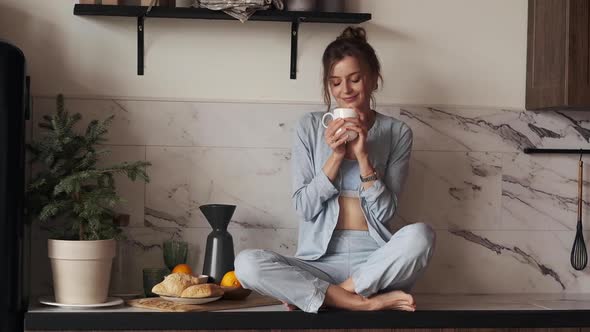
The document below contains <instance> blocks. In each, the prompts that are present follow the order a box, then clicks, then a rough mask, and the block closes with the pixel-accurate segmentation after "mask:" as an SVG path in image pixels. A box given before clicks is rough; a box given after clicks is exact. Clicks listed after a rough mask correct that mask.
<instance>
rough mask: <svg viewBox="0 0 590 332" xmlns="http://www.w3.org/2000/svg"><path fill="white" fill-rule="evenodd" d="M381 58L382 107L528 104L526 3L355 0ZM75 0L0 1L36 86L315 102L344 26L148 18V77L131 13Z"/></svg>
mask: <svg viewBox="0 0 590 332" xmlns="http://www.w3.org/2000/svg"><path fill="white" fill-rule="evenodd" d="M348 2H349V3H348V6H349V8H350V9H351V10H354V11H361V12H370V13H372V14H373V19H372V20H371V21H369V22H367V23H365V24H363V26H364V27H365V28H366V29H367V30H368V33H369V39H370V41H371V42H372V44H373V46H374V47H375V48H376V49H377V52H378V55H379V56H380V58H381V60H382V64H383V71H384V77H385V80H386V81H385V86H384V90H383V91H382V92H380V94H379V96H378V102H379V103H381V104H384V103H385V104H446V105H469V106H492V107H508V108H523V107H524V89H525V55H526V10H527V1H526V0H494V1H489V0H445V1H437V0H393V1H385V0H362V1H361V0H355V1H352V0H350V1H348ZM72 12H73V4H72V1H71V0H57V1H56V0H52V1H47V0H2V1H1V2H0V38H2V39H6V40H9V41H11V42H13V43H15V44H16V45H18V46H19V47H21V48H22V49H23V51H24V52H25V54H26V56H27V58H28V59H29V64H30V72H31V75H32V77H33V89H34V94H36V95H54V94H56V93H58V92H63V93H65V94H67V95H70V96H72V95H77V96H99V97H100V96H118V97H123V98H139V99H151V98H154V99H159V100H162V99H172V100H175V99H182V100H220V101H225V100H230V101H236V100H250V101H259V102H265V101H286V102H313V103H315V102H319V101H320V100H321V92H320V57H321V54H322V52H323V50H324V47H325V45H327V44H328V43H329V42H330V41H331V40H332V39H333V38H334V37H335V36H337V35H338V33H339V32H340V31H341V30H342V29H343V28H344V27H345V25H340V24H312V23H308V24H302V25H301V27H300V39H299V46H300V47H299V66H298V67H299V72H298V79H297V80H290V79H289V49H290V39H289V32H290V25H289V24H287V23H278V22H247V23H246V24H241V23H239V22H238V21H235V22H233V21H206V20H173V19H148V20H147V23H146V58H145V63H146V68H145V76H137V75H136V70H137V69H136V68H137V64H136V33H135V19H133V18H113V17H79V16H74V15H73V14H72Z"/></svg>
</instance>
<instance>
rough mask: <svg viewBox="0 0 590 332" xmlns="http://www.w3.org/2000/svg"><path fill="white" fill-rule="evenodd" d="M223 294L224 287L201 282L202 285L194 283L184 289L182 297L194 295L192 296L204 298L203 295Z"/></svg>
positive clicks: (214, 295) (215, 295)
mask: <svg viewBox="0 0 590 332" xmlns="http://www.w3.org/2000/svg"><path fill="white" fill-rule="evenodd" d="M222 295H223V289H222V288H221V287H219V286H218V285H216V284H200V285H192V286H190V287H188V288H187V289H185V290H184V291H182V294H180V297H192V298H202V297H217V296H222Z"/></svg>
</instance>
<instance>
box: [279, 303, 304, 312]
mask: <svg viewBox="0 0 590 332" xmlns="http://www.w3.org/2000/svg"><path fill="white" fill-rule="evenodd" d="M283 305H285V307H287V310H289V311H295V310H300V309H299V308H298V307H297V306H295V305H293V304H290V303H287V302H283Z"/></svg>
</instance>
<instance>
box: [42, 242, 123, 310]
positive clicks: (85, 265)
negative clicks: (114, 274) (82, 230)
mask: <svg viewBox="0 0 590 332" xmlns="http://www.w3.org/2000/svg"><path fill="white" fill-rule="evenodd" d="M47 248H48V256H49V259H50V261H51V271H52V274H53V288H54V292H55V301H56V302H58V303H64V304H95V303H104V302H106V300H107V296H108V290H109V280H110V275H111V265H112V262H113V257H115V248H116V242H115V240H98V241H66V240H48V241H47Z"/></svg>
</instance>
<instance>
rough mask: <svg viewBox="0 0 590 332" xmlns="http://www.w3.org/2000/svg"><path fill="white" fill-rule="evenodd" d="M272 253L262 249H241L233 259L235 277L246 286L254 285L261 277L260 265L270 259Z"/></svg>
mask: <svg viewBox="0 0 590 332" xmlns="http://www.w3.org/2000/svg"><path fill="white" fill-rule="evenodd" d="M272 258H273V257H272V253H271V252H269V251H266V250H262V249H246V250H242V251H241V252H240V253H239V254H238V255H237V256H236V259H235V261H234V269H235V272H236V277H237V278H238V280H239V281H240V283H241V284H242V285H243V286H244V287H246V288H250V287H254V285H255V284H256V283H257V281H258V280H260V279H261V275H260V273H261V269H260V268H261V266H263V265H264V263H266V262H267V261H269V260H272Z"/></svg>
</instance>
